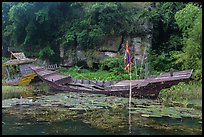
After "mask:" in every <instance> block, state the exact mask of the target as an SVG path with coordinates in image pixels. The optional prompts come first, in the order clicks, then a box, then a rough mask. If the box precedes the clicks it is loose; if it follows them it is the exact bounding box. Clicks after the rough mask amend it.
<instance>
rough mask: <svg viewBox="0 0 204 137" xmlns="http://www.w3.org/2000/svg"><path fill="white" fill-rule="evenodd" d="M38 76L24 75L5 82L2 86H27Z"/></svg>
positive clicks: (33, 73)
mask: <svg viewBox="0 0 204 137" xmlns="http://www.w3.org/2000/svg"><path fill="white" fill-rule="evenodd" d="M37 76H38V75H37V74H36V73H35V72H32V73H29V74H26V75H24V76H23V77H19V78H16V79H13V80H10V81H6V82H5V83H2V84H3V85H9V86H23V85H29V84H30V83H31V81H32V80H33V79H35V78H36V77H37Z"/></svg>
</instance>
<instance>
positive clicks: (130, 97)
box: [128, 63, 132, 133]
mask: <svg viewBox="0 0 204 137" xmlns="http://www.w3.org/2000/svg"><path fill="white" fill-rule="evenodd" d="M130 64H131V63H130ZM131 80H132V75H131V65H130V93H129V123H128V124H129V133H131V126H132V125H131V113H130V108H131V99H132V83H131Z"/></svg>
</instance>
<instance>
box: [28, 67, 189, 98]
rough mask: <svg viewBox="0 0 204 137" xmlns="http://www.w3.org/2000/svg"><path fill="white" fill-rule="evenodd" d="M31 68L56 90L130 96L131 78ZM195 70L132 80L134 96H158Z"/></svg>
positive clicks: (183, 80) (184, 80)
mask: <svg viewBox="0 0 204 137" xmlns="http://www.w3.org/2000/svg"><path fill="white" fill-rule="evenodd" d="M30 68H31V69H32V70H33V71H34V72H35V73H36V74H37V75H38V76H39V78H41V79H42V80H43V81H45V82H46V83H48V84H49V86H50V87H51V88H53V89H55V90H60V91H65V92H88V93H93V94H106V95H111V96H122V97H128V96H129V91H130V80H122V81H93V80H82V79H75V78H72V77H71V76H64V75H60V74H57V72H55V71H50V70H47V69H45V68H43V67H39V66H34V65H30ZM192 71H193V70H185V71H178V72H174V73H173V75H172V73H165V74H161V75H159V76H157V77H155V78H148V79H140V80H131V84H132V97H135V98H143V97H150V98H151V97H157V96H158V95H159V92H160V91H161V90H162V89H164V88H169V87H171V86H173V85H176V84H178V83H179V82H186V81H188V79H189V78H190V77H191V75H192Z"/></svg>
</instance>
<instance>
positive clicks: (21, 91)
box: [2, 86, 32, 99]
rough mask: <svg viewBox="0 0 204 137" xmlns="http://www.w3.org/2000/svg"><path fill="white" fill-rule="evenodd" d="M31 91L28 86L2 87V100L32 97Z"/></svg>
mask: <svg viewBox="0 0 204 137" xmlns="http://www.w3.org/2000/svg"><path fill="white" fill-rule="evenodd" d="M31 91H32V89H31V88H30V87H28V86H2V99H9V98H20V97H21V96H22V97H27V96H31V95H32V93H31Z"/></svg>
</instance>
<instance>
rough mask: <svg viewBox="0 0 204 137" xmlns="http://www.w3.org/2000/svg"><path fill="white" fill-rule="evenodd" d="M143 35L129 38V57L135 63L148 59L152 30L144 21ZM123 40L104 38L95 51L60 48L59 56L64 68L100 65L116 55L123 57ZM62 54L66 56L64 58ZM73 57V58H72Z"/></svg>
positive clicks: (112, 37)
mask: <svg viewBox="0 0 204 137" xmlns="http://www.w3.org/2000/svg"><path fill="white" fill-rule="evenodd" d="M143 28H144V33H145V34H142V35H141V36H140V35H137V36H130V37H129V38H128V40H129V48H130V51H131V57H132V58H133V59H134V60H135V59H136V62H137V63H141V64H142V63H143V64H144V62H145V60H146V59H147V58H148V52H147V51H148V50H149V48H150V47H151V45H152V34H151V32H152V29H153V25H152V23H150V22H149V21H145V22H144V24H143ZM125 41H126V40H125V39H123V38H122V37H121V36H109V37H107V38H105V40H104V43H102V44H101V45H98V46H97V47H98V48H96V49H90V50H88V51H86V52H85V51H83V50H81V49H79V48H78V47H77V48H76V51H73V50H72V51H70V50H68V51H65V50H64V49H63V48H62V47H61V46H60V56H61V57H62V58H63V64H64V65H65V66H73V65H75V64H77V62H86V63H87V61H92V62H93V63H100V62H101V61H102V60H103V59H104V58H107V57H115V56H116V55H117V53H119V54H120V55H122V56H123V54H124V51H125ZM64 54H66V55H65V56H64ZM74 57H75V58H74Z"/></svg>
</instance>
